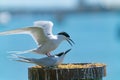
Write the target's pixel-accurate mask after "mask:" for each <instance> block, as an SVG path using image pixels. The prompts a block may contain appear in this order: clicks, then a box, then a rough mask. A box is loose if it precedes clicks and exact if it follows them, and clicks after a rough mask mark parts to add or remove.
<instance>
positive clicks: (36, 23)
mask: <svg viewBox="0 0 120 80" xmlns="http://www.w3.org/2000/svg"><path fill="white" fill-rule="evenodd" d="M45 25H47V26H53V23H52V22H51V21H35V22H34V26H45Z"/></svg>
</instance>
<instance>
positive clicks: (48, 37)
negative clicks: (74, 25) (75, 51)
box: [0, 21, 74, 56]
mask: <svg viewBox="0 0 120 80" xmlns="http://www.w3.org/2000/svg"><path fill="white" fill-rule="evenodd" d="M52 27H53V23H52V22H51V21H35V22H34V26H32V27H25V28H21V29H16V30H11V31H6V32H0V35H11V34H29V35H31V36H32V38H33V39H34V41H35V42H36V44H37V45H38V47H37V48H35V49H30V50H26V51H21V52H19V53H18V54H22V53H29V52H32V53H37V54H46V55H47V56H50V52H51V51H53V50H55V49H56V48H57V47H58V46H59V44H60V43H61V42H62V41H63V40H67V41H68V42H69V43H70V45H72V43H74V42H73V41H72V40H71V39H70V36H69V35H68V34H67V33H66V32H61V33H58V35H53V33H52ZM70 41H71V42H72V43H71V42H70Z"/></svg>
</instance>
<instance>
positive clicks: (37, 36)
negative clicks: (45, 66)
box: [0, 27, 47, 45]
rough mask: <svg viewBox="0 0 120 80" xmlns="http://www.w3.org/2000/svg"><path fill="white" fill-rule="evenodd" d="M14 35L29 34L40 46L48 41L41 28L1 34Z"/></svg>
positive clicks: (29, 28) (0, 33)
mask: <svg viewBox="0 0 120 80" xmlns="http://www.w3.org/2000/svg"><path fill="white" fill-rule="evenodd" d="M12 34H29V35H31V36H32V37H33V39H34V40H35V42H36V43H37V44H38V45H41V44H43V43H44V42H46V40H47V37H46V35H45V34H44V31H43V28H41V27H26V28H21V29H16V30H10V31H5V32H0V35H12Z"/></svg>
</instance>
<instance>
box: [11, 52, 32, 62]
mask: <svg viewBox="0 0 120 80" xmlns="http://www.w3.org/2000/svg"><path fill="white" fill-rule="evenodd" d="M11 56H12V60H14V61H19V62H26V63H31V60H32V59H31V58H26V57H23V56H18V55H15V54H12V55H11Z"/></svg>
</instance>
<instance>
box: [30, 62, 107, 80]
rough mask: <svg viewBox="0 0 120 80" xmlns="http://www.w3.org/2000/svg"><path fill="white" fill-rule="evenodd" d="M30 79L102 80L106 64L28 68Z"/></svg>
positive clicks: (74, 64) (75, 64)
mask: <svg viewBox="0 0 120 80" xmlns="http://www.w3.org/2000/svg"><path fill="white" fill-rule="evenodd" d="M28 75H29V80H102V78H103V77H104V76H106V65H105V64H100V63H73V64H61V65H59V66H58V67H57V68H49V69H48V68H42V67H41V66H34V67H31V68H28Z"/></svg>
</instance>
